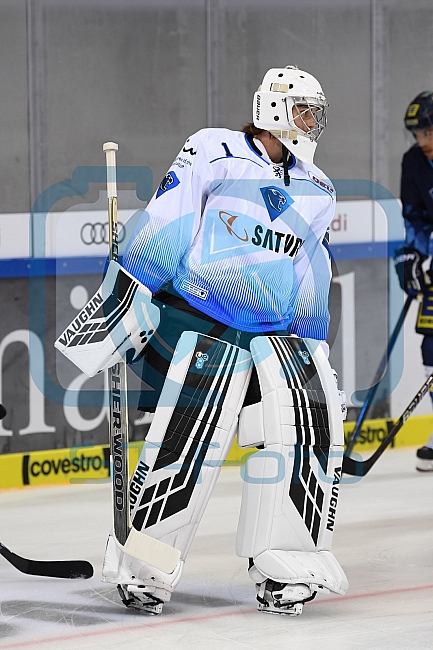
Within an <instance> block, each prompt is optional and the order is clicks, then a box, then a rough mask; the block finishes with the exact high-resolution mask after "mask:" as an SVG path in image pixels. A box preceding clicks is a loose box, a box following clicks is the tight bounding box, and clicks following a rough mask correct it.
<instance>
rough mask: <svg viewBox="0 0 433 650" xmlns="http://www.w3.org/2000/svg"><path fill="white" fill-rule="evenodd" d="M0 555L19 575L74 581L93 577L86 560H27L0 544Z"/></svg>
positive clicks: (91, 569)
mask: <svg viewBox="0 0 433 650" xmlns="http://www.w3.org/2000/svg"><path fill="white" fill-rule="evenodd" d="M0 555H3V557H4V558H5V560H7V561H8V562H10V563H11V564H12V565H13V566H14V567H15V568H16V569H18V571H21V573H27V574H28V575H31V576H45V577H47V578H69V579H71V580H76V579H79V578H82V579H85V580H86V579H87V578H91V577H92V576H93V567H92V565H91V564H90V562H86V560H53V561H51V562H44V561H41V560H28V559H27V558H25V557H21V556H20V555H17V554H16V553H12V551H10V550H9V549H8V548H6V546H4V544H2V543H1V542H0Z"/></svg>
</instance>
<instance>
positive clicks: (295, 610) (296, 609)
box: [257, 603, 304, 616]
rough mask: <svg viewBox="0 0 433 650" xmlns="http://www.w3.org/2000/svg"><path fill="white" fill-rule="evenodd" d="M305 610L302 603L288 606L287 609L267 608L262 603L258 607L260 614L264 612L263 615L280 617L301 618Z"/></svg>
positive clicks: (270, 606)
mask: <svg viewBox="0 0 433 650" xmlns="http://www.w3.org/2000/svg"><path fill="white" fill-rule="evenodd" d="M303 608H304V605H303V604H302V603H294V604H293V605H291V606H287V607H286V608H283V607H273V606H272V605H269V607H266V606H265V605H262V604H261V603H259V604H258V605H257V609H258V611H259V612H263V614H278V615H279V616H300V615H301V614H302V610H303Z"/></svg>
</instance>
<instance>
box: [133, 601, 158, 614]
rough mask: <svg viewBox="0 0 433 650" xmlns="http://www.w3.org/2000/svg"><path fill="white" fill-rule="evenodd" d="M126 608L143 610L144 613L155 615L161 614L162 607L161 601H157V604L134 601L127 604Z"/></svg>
mask: <svg viewBox="0 0 433 650" xmlns="http://www.w3.org/2000/svg"><path fill="white" fill-rule="evenodd" d="M127 607H128V609H135V611H137V612H143V613H146V614H153V615H154V616H156V615H157V614H161V612H162V607H163V603H158V605H151V604H149V605H145V604H144V603H134V604H131V605H127Z"/></svg>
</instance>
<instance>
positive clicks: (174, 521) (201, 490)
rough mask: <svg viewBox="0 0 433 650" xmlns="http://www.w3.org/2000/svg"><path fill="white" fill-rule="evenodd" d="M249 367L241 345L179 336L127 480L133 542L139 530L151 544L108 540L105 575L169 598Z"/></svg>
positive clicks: (232, 427)
mask: <svg viewBox="0 0 433 650" xmlns="http://www.w3.org/2000/svg"><path fill="white" fill-rule="evenodd" d="M251 367H252V363H251V354H250V353H249V352H247V351H246V350H242V349H241V348H238V347H237V346H235V345H231V344H229V343H226V342H224V341H220V340H217V339H213V338H211V337H209V336H204V335H202V334H199V333H195V332H184V333H183V334H182V336H181V338H180V339H179V342H178V344H177V346H176V350H175V353H174V356H173V360H172V363H171V365H170V368H169V371H168V374H167V377H166V380H165V383H164V386H163V389H162V392H161V396H160V399H159V401H158V405H157V408H156V412H155V417H154V419H153V422H152V425H151V427H150V430H149V433H148V435H147V437H146V442H145V444H144V447H143V450H142V453H141V456H140V458H139V461H138V463H137V467H136V469H135V471H134V473H133V476H132V479H131V483H130V499H131V520H132V524H133V526H134V528H135V529H136V531H137V536H138V537H137V540H136V543H137V544H138V545H139V540H140V536H141V537H146V538H149V537H150V538H152V539H153V540H155V545H154V547H152V545H151V544H149V542H148V540H146V542H145V545H146V547H148V549H149V555H146V553H147V551H144V553H143V554H139V553H138V552H137V546H136V545H134V555H135V558H133V557H132V556H129V555H128V553H127V550H128V549H127V548H126V546H125V548H124V549H121V548H119V547H118V546H117V545H116V544H115V542H114V540H109V544H108V548H107V554H106V559H105V563H104V570H103V579H104V580H105V581H107V582H120V583H122V584H123V585H124V586H125V585H135V586H139V585H141V586H143V588H145V589H146V590H147V589H148V588H152V587H154V586H155V585H157V589H158V592H157V593H156V592H155V591H153V592H152V593H153V594H154V595H155V596H156V597H157V598H159V599H160V600H161V601H165V600H168V599H169V596H170V593H171V591H172V590H173V588H174V587H175V586H176V584H177V582H178V580H179V578H180V573H181V570H182V565H183V562H184V560H185V557H186V555H187V553H188V550H189V547H190V545H191V543H192V540H193V538H194V534H195V532H196V529H197V527H198V524H199V522H200V519H201V516H202V514H203V511H204V509H205V507H206V504H207V502H208V500H209V497H210V494H211V492H212V488H213V486H214V484H215V481H216V479H217V477H218V474H219V472H220V469H221V465H222V463H223V461H224V460H225V458H226V456H227V454H228V452H229V450H230V447H231V445H232V442H233V438H234V435H235V432H236V426H237V421H238V416H239V412H240V409H241V407H242V403H243V400H244V397H245V393H246V389H247V385H248V380H249V376H250V373H251ZM169 549H170V550H172V553H170V550H169ZM125 551H126V552H125ZM138 555H140V559H137V556H138ZM176 558H177V559H176ZM164 562H167V563H166V564H164ZM170 562H171V564H170ZM168 569H170V571H169V570H168ZM128 591H129V592H130V589H129V587H128Z"/></svg>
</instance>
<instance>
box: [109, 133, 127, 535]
mask: <svg viewBox="0 0 433 650" xmlns="http://www.w3.org/2000/svg"><path fill="white" fill-rule="evenodd" d="M118 149H119V146H118V145H117V144H116V143H115V142H106V143H105V144H104V146H103V150H104V151H105V156H106V163H107V194H108V226H109V246H110V249H109V257H110V260H114V261H115V262H117V261H118V257H119V248H118V232H117V182H116V151H117V150H118ZM108 391H109V401H110V420H109V437H110V453H111V468H112V482H113V529H114V535H115V537H116V539H117V541H118V542H119V543H120V544H122V546H123V545H124V544H125V542H126V540H127V538H128V534H129V531H130V528H131V525H130V519H129V475H128V405H127V383H126V364H125V362H124V361H121V362H119V363H116V365H115V366H113V367H112V368H109V370H108Z"/></svg>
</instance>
